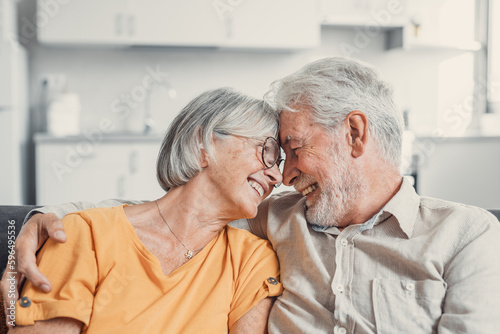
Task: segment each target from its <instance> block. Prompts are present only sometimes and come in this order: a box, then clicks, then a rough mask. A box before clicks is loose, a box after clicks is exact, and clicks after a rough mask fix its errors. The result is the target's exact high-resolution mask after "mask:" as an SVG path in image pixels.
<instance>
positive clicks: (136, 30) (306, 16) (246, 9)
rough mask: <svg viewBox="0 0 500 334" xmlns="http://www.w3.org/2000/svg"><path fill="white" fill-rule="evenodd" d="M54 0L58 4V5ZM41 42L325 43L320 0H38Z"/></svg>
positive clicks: (272, 45)
mask: <svg viewBox="0 0 500 334" xmlns="http://www.w3.org/2000/svg"><path fill="white" fill-rule="evenodd" d="M54 4H55V5H54ZM38 11H39V16H40V15H41V17H42V18H43V17H46V18H47V19H46V20H43V19H42V20H39V22H38V37H39V40H40V42H41V43H50V44H61V45H75V44H80V45H92V44H103V45H124V46H130V45H152V46H201V47H222V48H271V49H272V48H286V49H288V48H292V49H293V48H307V47H314V46H317V45H319V43H320V27H319V22H318V19H317V6H316V1H312V2H311V1H309V0H274V1H265V0H252V1H242V0H240V1H234V0H231V1H230V0H185V1H178V0H162V1H161V0H141V1H140V0H107V1H104V2H102V1H97V0H72V1H70V2H67V3H64V4H59V3H58V2H54V1H53V0H38Z"/></svg>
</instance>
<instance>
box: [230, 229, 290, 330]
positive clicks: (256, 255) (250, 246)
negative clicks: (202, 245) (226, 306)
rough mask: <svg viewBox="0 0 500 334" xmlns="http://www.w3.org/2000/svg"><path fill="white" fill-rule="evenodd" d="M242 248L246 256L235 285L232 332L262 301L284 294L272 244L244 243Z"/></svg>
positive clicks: (231, 312)
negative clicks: (236, 324) (238, 322)
mask: <svg viewBox="0 0 500 334" xmlns="http://www.w3.org/2000/svg"><path fill="white" fill-rule="evenodd" d="M255 244H258V245H257V246H256V245H255ZM240 247H241V250H242V251H243V252H244V253H246V254H245V257H244V258H245V259H244V260H243V262H242V263H241V265H240V266H239V268H238V270H239V272H238V274H237V275H238V276H237V278H236V281H235V292H234V297H233V300H232V302H231V311H230V313H229V323H228V326H229V328H231V327H232V326H233V325H234V323H235V322H236V321H237V320H238V319H240V318H241V317H242V316H243V315H244V314H245V313H247V312H248V311H250V309H251V308H252V307H254V306H255V305H257V304H258V303H259V302H260V301H261V300H263V299H264V298H266V297H275V296H279V295H281V293H282V292H283V287H282V285H281V283H280V282H279V265H278V259H277V257H276V253H274V251H273V249H272V247H271V245H270V244H269V242H267V241H264V240H260V239H258V240H257V241H250V242H248V241H247V242H242V243H240Z"/></svg>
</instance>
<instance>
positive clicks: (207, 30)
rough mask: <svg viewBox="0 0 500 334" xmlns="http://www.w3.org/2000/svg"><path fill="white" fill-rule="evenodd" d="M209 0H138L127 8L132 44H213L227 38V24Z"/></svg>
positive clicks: (220, 42) (218, 43) (130, 41)
mask: <svg viewBox="0 0 500 334" xmlns="http://www.w3.org/2000/svg"><path fill="white" fill-rule="evenodd" d="M213 2H214V1H212V0H184V1H178V0H164V1H158V0H141V1H132V2H131V8H130V17H131V24H132V25H133V28H132V32H133V33H132V34H131V35H130V39H129V40H128V41H127V43H130V44H135V45H177V46H193V45H194V46H216V45H220V44H222V43H223V42H224V40H225V38H226V24H225V22H224V21H223V20H222V19H221V18H219V16H218V15H217V12H216V11H215V9H214V7H213Z"/></svg>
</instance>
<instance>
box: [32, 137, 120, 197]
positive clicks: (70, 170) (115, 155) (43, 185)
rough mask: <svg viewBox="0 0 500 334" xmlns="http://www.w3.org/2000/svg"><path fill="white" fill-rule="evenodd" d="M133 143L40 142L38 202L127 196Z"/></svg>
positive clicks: (37, 147)
mask: <svg viewBox="0 0 500 334" xmlns="http://www.w3.org/2000/svg"><path fill="white" fill-rule="evenodd" d="M129 146H130V145H129V144H105V143H101V144H99V145H91V144H90V143H88V142H84V141H81V142H72V143H50V142H49V143H38V144H37V146H36V194H37V200H36V202H37V204H39V205H47V204H57V203H64V202H72V201H100V200H103V199H108V198H124V197H125V195H126V190H127V188H128V187H129V186H128V183H129V182H130V180H129V164H128V162H129V158H128V156H129V152H130V148H129Z"/></svg>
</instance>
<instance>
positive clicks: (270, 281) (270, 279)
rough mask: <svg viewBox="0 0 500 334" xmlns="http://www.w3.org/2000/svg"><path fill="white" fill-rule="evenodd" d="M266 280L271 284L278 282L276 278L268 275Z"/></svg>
mask: <svg viewBox="0 0 500 334" xmlns="http://www.w3.org/2000/svg"><path fill="white" fill-rule="evenodd" d="M267 281H268V282H269V284H272V285H276V284H278V280H277V279H276V278H274V277H269V278H268V279H267Z"/></svg>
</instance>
